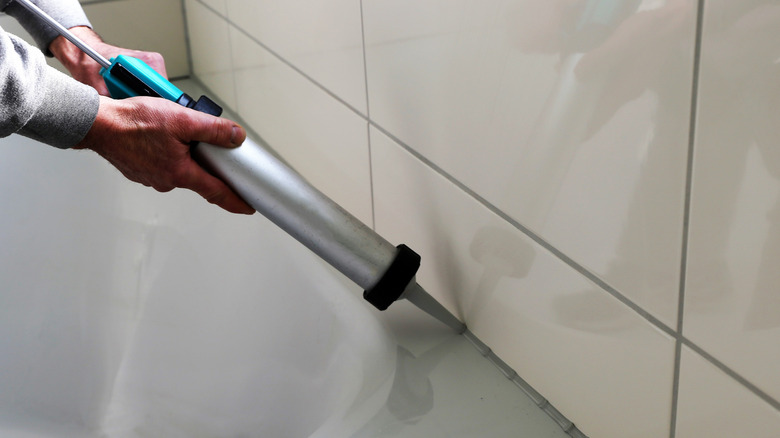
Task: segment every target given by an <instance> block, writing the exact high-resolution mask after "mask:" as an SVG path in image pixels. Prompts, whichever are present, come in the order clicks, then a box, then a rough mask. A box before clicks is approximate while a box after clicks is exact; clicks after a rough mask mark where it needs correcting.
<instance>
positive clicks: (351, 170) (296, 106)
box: [231, 27, 372, 225]
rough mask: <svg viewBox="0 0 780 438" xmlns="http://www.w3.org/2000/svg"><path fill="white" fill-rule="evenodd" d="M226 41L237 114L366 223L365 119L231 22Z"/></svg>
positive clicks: (369, 214) (369, 220)
mask: <svg viewBox="0 0 780 438" xmlns="http://www.w3.org/2000/svg"><path fill="white" fill-rule="evenodd" d="M231 44H232V47H233V53H234V58H233V59H234V60H236V63H235V64H236V71H235V77H236V90H237V98H238V106H237V108H238V113H239V115H240V116H241V117H242V118H243V119H244V120H245V121H246V122H247V123H248V124H249V125H250V126H251V127H252V128H253V129H254V130H255V131H256V132H257V133H259V134H260V135H261V136H262V137H263V139H265V140H266V141H267V142H268V143H269V144H270V145H271V147H272V148H273V149H274V150H276V151H278V152H279V153H280V154H281V155H282V156H283V157H284V159H285V160H286V161H287V162H288V163H289V164H290V165H291V166H292V167H293V168H294V169H296V170H297V171H298V172H300V173H301V174H302V175H303V176H304V177H305V178H306V179H307V180H308V181H309V182H311V183H312V184H313V185H314V186H315V187H317V188H318V189H319V190H321V191H322V192H323V193H325V194H326V195H328V196H329V197H331V198H332V199H333V200H334V201H336V202H337V203H339V204H340V205H341V206H343V207H344V208H346V209H347V210H348V211H350V212H351V213H352V214H353V215H355V216H356V217H357V218H358V219H360V220H362V221H363V222H365V223H366V224H368V225H371V223H372V212H371V192H370V181H369V178H370V176H369V159H368V132H367V127H366V126H367V122H366V121H365V120H364V119H363V118H361V117H360V116H358V115H357V114H355V113H354V112H353V111H351V110H350V109H349V108H347V107H346V106H344V105H343V104H341V103H340V102H338V101H337V100H335V99H333V97H331V96H330V95H328V94H327V93H325V92H324V91H322V90H321V89H320V88H319V87H317V86H315V85H313V84H312V83H311V82H309V81H308V80H307V79H305V78H304V77H302V76H301V75H300V74H298V73H297V72H295V71H294V70H292V69H291V68H290V67H288V66H287V65H285V64H283V63H281V62H279V61H278V60H277V59H276V58H274V57H273V56H271V55H270V54H269V53H268V52H267V51H265V50H264V49H263V48H262V47H260V46H259V45H258V44H256V43H255V42H254V41H252V40H251V39H249V38H248V37H246V36H245V35H244V34H243V33H241V32H240V31H238V30H236V29H235V28H232V27H231ZM239 59H240V60H239Z"/></svg>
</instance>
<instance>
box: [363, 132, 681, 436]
mask: <svg viewBox="0 0 780 438" xmlns="http://www.w3.org/2000/svg"><path fill="white" fill-rule="evenodd" d="M371 145H372V163H373V175H374V191H375V197H376V224H377V225H376V226H377V231H378V232H379V233H380V234H382V235H383V236H385V238H387V239H388V240H390V241H391V242H393V243H406V244H408V245H409V246H410V247H411V248H413V249H414V250H415V251H417V252H419V253H420V255H421V256H422V266H421V270H420V272H419V274H418V281H419V283H420V284H421V285H422V286H423V287H424V288H425V289H426V290H428V291H429V292H430V293H431V294H433V295H434V296H435V297H436V298H437V299H439V300H440V301H441V302H442V303H443V304H445V305H446V306H447V307H448V308H450V309H451V310H452V311H453V313H455V314H456V315H459V316H460V317H461V318H465V321H466V323H467V325H468V326H469V328H470V329H471V330H472V331H473V332H474V333H475V334H476V335H477V336H478V337H480V339H482V340H483V341H485V342H486V343H487V344H488V345H489V346H490V347H491V348H492V349H493V351H495V352H496V354H498V356H499V357H501V358H502V359H503V360H505V361H506V362H507V363H509V364H510V366H512V367H514V369H515V370H516V371H517V373H518V374H519V375H520V376H521V377H522V378H523V379H525V380H526V381H528V382H529V383H530V384H531V385H532V386H533V387H534V388H536V389H537V390H538V391H539V392H540V393H541V394H543V395H544V396H545V397H546V398H547V399H548V400H549V401H550V402H551V403H552V404H553V405H554V406H555V407H556V408H558V409H559V410H560V411H561V412H562V413H563V414H564V415H565V416H567V417H568V418H569V419H570V420H571V421H573V422H574V423H575V424H576V425H577V427H579V428H580V430H582V431H583V432H584V433H585V434H586V435H588V436H594V437H596V436H598V437H616V438H617V437H625V436H626V435H625V434H626V431H627V430H631V431H633V430H637V431H643V433H644V434H646V435H642V436H648V437H662V436H668V431H669V414H670V412H671V406H670V403H671V391H672V380H671V379H672V374H673V373H672V369H673V362H674V342H673V340H672V339H671V338H669V337H667V336H666V335H664V334H662V333H660V332H659V331H657V330H656V329H655V328H654V327H652V326H651V325H650V324H649V323H648V322H646V321H645V320H643V319H642V318H640V317H639V316H638V315H637V314H635V313H634V312H633V311H631V310H629V309H628V308H626V307H624V306H623V305H622V304H620V303H619V302H617V301H616V300H615V299H614V298H613V297H611V296H610V295H608V294H607V293H606V292H604V291H601V290H599V289H598V288H597V287H596V286H595V285H593V284H591V283H590V282H589V281H588V280H586V279H585V278H583V277H582V276H580V274H578V273H576V272H575V271H574V270H572V269H571V268H569V267H568V266H566V265H564V264H563V263H562V262H560V261H559V260H558V259H556V258H555V257H553V256H552V255H551V254H549V253H548V252H547V251H546V250H544V249H542V248H540V247H539V246H538V245H536V244H535V243H533V242H532V241H530V240H529V239H528V238H526V237H525V236H523V235H522V234H521V233H520V232H519V231H517V230H515V229H514V228H512V227H511V226H509V225H508V224H507V223H505V222H504V221H503V220H502V219H500V218H499V217H497V216H495V215H494V214H493V213H491V212H489V211H488V210H487V209H485V208H483V207H482V206H480V205H479V204H477V203H476V201H474V200H473V199H472V198H470V197H469V196H468V195H466V194H465V193H463V192H462V191H460V190H459V189H458V188H457V187H455V186H454V185H453V184H451V183H450V182H449V181H447V180H445V179H444V178H442V177H441V176H440V175H438V174H437V173H435V172H433V171H432V170H431V169H430V168H428V167H426V166H424V165H422V164H421V163H420V162H419V161H418V160H416V159H415V158H414V157H412V155H410V154H409V153H408V152H407V151H406V150H404V149H403V148H401V147H400V146H399V145H398V144H397V143H395V142H393V141H392V140H391V139H389V138H388V137H386V136H385V135H383V134H382V133H380V132H378V131H377V130H375V129H372V131H371ZM399 175H403V177H402V178H399ZM583 290H589V291H590V293H589V294H587V295H582V294H581V292H580V291H583ZM585 299H587V301H585ZM574 304H576V305H577V306H579V308H580V309H581V308H586V309H599V310H600V311H599V313H598V314H595V315H589V316H590V318H588V319H575V318H572V317H571V316H572V314H573V313H574V312H577V309H578V308H577V307H574ZM580 311H581V310H580ZM637 394H641V395H642V396H641V397H637V396H636V395H637ZM583 400H587V403H583V402H582V401H583ZM605 412H609V413H610V414H609V421H604V420H603V419H604V418H605V417H604V415H605V414H604V413H605Z"/></svg>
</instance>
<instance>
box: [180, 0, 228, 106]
mask: <svg viewBox="0 0 780 438" xmlns="http://www.w3.org/2000/svg"><path fill="white" fill-rule="evenodd" d="M185 5H186V7H187V28H188V29H191V32H190V34H189V39H190V50H191V53H192V70H193V73H194V74H195V76H196V77H197V78H198V79H200V80H201V81H202V82H203V84H204V85H206V86H207V87H208V88H209V89H210V90H211V91H212V92H213V93H215V94H216V95H217V96H218V98H219V99H220V100H221V101H222V102H224V103H225V104H226V105H227V106H228V107H230V108H236V92H235V86H234V80H233V61H232V58H231V56H232V55H231V50H230V32H229V31H228V24H227V22H226V21H225V20H224V19H223V18H221V17H220V16H218V15H217V14H215V13H214V12H213V11H211V10H209V9H208V8H206V7H205V6H203V4H201V3H199V2H197V1H195V0H187V2H186V3H185ZM193 97H195V98H197V97H198V96H193Z"/></svg>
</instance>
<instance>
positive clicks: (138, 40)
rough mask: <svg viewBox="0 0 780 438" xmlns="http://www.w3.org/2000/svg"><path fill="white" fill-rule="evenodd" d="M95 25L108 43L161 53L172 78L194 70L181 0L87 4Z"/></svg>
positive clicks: (134, 0)
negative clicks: (190, 62)
mask: <svg viewBox="0 0 780 438" xmlns="http://www.w3.org/2000/svg"><path fill="white" fill-rule="evenodd" d="M84 11H85V12H86V13H87V16H88V17H89V20H90V22H92V25H93V27H94V28H95V30H96V31H97V33H99V34H100V35H101V36H102V37H103V39H105V40H106V41H107V42H109V43H111V44H114V45H117V46H121V47H127V48H131V49H138V50H148V51H154V52H160V53H161V54H162V55H163V57H164V58H165V67H166V69H167V71H168V76H169V77H182V76H187V75H189V73H190V66H189V62H188V60H187V44H186V41H185V35H184V16H183V15H184V14H183V13H182V6H181V2H180V1H179V0H122V1H110V2H102V3H94V4H89V5H84Z"/></svg>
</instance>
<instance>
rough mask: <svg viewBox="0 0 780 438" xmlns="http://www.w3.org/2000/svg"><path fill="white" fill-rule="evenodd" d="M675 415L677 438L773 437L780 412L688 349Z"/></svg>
mask: <svg viewBox="0 0 780 438" xmlns="http://www.w3.org/2000/svg"><path fill="white" fill-rule="evenodd" d="M677 412H678V413H677V434H676V435H675V436H677V437H679V438H700V437H705V436H706V437H736V436H745V437H748V436H749V437H751V438H774V437H776V436H777V435H778V432H780V412H778V411H777V410H775V409H774V408H772V407H771V406H770V405H768V404H767V403H766V402H764V401H763V400H761V399H760V398H758V397H757V396H756V395H755V394H752V393H751V392H750V391H748V390H747V389H745V388H744V387H743V386H741V385H739V384H738V383H736V382H735V381H734V380H732V379H731V378H730V377H728V376H726V375H725V374H724V373H723V372H721V371H720V370H718V369H717V368H715V366H713V365H712V364H710V363H709V362H707V361H705V360H704V359H702V358H701V356H699V355H697V354H696V353H694V352H692V351H691V350H689V349H687V348H683V356H682V371H681V373H680V396H679V405H678V411H677Z"/></svg>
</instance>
